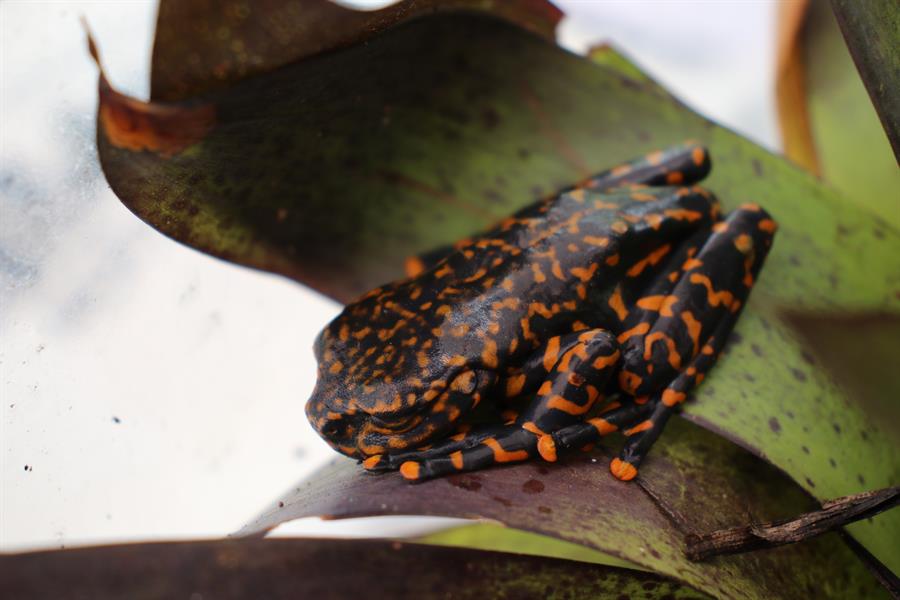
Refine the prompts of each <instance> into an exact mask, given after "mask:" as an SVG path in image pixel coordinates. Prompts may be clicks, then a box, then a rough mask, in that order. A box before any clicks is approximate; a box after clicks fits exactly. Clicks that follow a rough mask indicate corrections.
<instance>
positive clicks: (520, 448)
mask: <svg viewBox="0 0 900 600" xmlns="http://www.w3.org/2000/svg"><path fill="white" fill-rule="evenodd" d="M502 430H503V431H501V432H500V433H499V434H498V435H487V436H486V437H484V439H482V440H481V441H480V442H478V443H477V444H475V445H472V446H469V447H466V448H463V449H461V450H456V451H453V452H450V453H449V454H446V455H444V456H430V457H427V458H424V459H422V458H421V456H413V457H411V458H410V459H409V460H407V461H405V462H404V463H403V464H401V465H400V474H401V475H403V477H404V478H405V479H406V480H407V481H410V482H419V481H425V480H426V479H433V478H435V477H441V476H443V475H450V474H452V473H461V472H463V471H476V470H478V469H483V468H485V467H489V466H491V465H496V464H502V463H508V462H519V461H523V460H528V459H529V458H532V457H535V456H537V454H538V451H537V440H538V438H537V435H536V434H535V433H532V432H531V431H528V430H527V429H522V428H521V427H520V426H518V425H505V426H503V427H502Z"/></svg>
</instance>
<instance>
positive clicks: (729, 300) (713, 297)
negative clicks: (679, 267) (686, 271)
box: [690, 273, 735, 309]
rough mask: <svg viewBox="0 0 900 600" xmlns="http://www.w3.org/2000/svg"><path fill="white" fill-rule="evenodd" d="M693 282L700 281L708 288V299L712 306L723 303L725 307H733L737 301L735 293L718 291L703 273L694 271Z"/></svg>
mask: <svg viewBox="0 0 900 600" xmlns="http://www.w3.org/2000/svg"><path fill="white" fill-rule="evenodd" d="M690 281H691V283H698V284H700V285H702V286H704V287H705V288H706V301H707V302H709V305H710V306H712V307H716V306H719V305H720V304H721V305H723V306H724V307H725V308H728V309H733V305H734V303H735V298H734V295H733V294H732V293H731V292H729V291H728V290H721V291H717V290H716V289H715V288H713V283H712V281H711V280H710V279H709V277H707V276H706V275H703V274H702V273H692V274H691V279H690Z"/></svg>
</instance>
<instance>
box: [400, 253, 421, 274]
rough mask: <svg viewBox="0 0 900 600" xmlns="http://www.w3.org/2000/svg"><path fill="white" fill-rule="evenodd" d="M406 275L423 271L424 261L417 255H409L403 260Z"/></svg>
mask: <svg viewBox="0 0 900 600" xmlns="http://www.w3.org/2000/svg"><path fill="white" fill-rule="evenodd" d="M403 268H404V270H405V271H406V276H407V277H415V276H416V275H419V274H420V273H423V272H424V271H425V263H423V262H422V259H420V258H418V257H417V256H410V257H409V258H407V259H406V260H405V261H404V262H403Z"/></svg>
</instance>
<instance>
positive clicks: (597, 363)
mask: <svg viewBox="0 0 900 600" xmlns="http://www.w3.org/2000/svg"><path fill="white" fill-rule="evenodd" d="M620 356H621V353H620V352H619V351H618V350H616V351H615V352H613V353H612V354H610V355H609V356H598V357H597V358H595V359H594V363H593V365H591V366H593V367H594V368H595V369H597V370H598V371H602V370H603V369H606V368H608V367H612V366H615V364H616V363H617V362H618V361H619V357H620Z"/></svg>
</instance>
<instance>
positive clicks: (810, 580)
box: [238, 419, 886, 598]
mask: <svg viewBox="0 0 900 600" xmlns="http://www.w3.org/2000/svg"><path fill="white" fill-rule="evenodd" d="M660 446H661V447H660ZM611 456H612V454H611V453H609V452H600V451H595V452H593V453H590V454H587V453H585V454H576V455H570V456H568V457H564V458H563V459H562V460H561V461H560V462H559V463H554V464H552V465H549V464H547V463H543V464H541V463H534V462H532V463H521V464H517V465H514V466H507V467H501V468H493V469H490V470H489V471H483V472H477V473H471V474H460V475H453V476H449V477H445V478H441V479H435V480H431V481H425V482H423V483H420V484H415V485H412V484H409V483H408V482H406V481H405V480H404V479H403V478H402V477H400V475H399V474H397V473H391V474H388V475H383V476H373V475H370V474H366V473H365V472H364V471H363V469H362V468H361V467H359V465H356V464H354V461H352V460H349V459H345V458H340V459H337V460H336V461H335V462H334V463H333V464H331V465H329V466H327V467H325V468H324V469H322V470H321V471H319V472H318V473H316V474H314V475H313V477H312V478H310V479H308V480H306V481H303V482H300V484H299V485H298V486H296V487H295V488H294V489H293V490H291V491H290V492H289V493H288V494H286V495H285V496H284V497H283V498H282V499H281V500H280V501H279V502H277V503H276V504H273V505H272V507H271V508H269V509H267V510H266V511H265V512H264V513H263V514H262V515H260V516H259V517H258V518H257V519H255V520H254V521H253V522H251V523H250V524H248V525H247V526H245V527H244V528H243V529H242V530H241V531H240V532H238V535H243V536H258V535H260V534H263V533H265V532H266V531H269V530H270V529H272V528H274V527H276V526H278V525H279V524H280V523H284V522H287V521H291V520H293V519H297V518H303V517H312V516H324V517H326V518H329V519H338V518H350V517H364V516H372V515H410V514H414V515H434V516H449V517H465V518H476V519H479V518H480V519H489V520H492V521H496V522H499V523H501V524H504V525H506V526H508V527H512V528H515V529H518V530H523V531H527V532H531V533H536V534H540V535H543V536H549V537H553V538H556V539H559V540H565V541H568V542H571V543H574V544H578V545H581V546H584V547H586V548H589V549H593V550H597V551H599V552H601V553H604V554H607V555H611V556H613V557H615V558H617V559H619V560H624V561H626V563H630V564H633V565H635V568H638V569H646V570H650V571H654V572H656V573H660V574H662V575H665V576H667V577H670V578H672V579H674V580H676V581H679V582H681V583H683V584H684V585H688V586H691V587H693V588H694V589H697V590H701V591H703V592H705V593H707V594H710V595H711V596H714V597H717V598H810V597H811V598H847V597H854V598H870V597H883V596H886V592H885V590H884V589H882V588H880V586H879V585H878V583H877V582H876V581H875V579H874V577H872V575H871V574H870V573H869V572H868V571H867V570H866V568H865V567H864V566H863V564H862V562H861V561H860V560H859V559H858V558H857V557H856V556H854V553H853V552H852V551H851V550H850V548H849V547H848V546H847V545H846V544H845V543H844V541H843V540H842V539H841V538H840V536H839V535H838V534H836V533H829V534H826V535H824V536H821V537H818V538H815V539H812V540H807V541H805V542H803V543H799V544H793V545H789V546H782V547H780V548H775V549H772V550H768V551H764V552H754V553H748V554H743V555H732V556H720V557H717V558H715V559H713V560H709V561H706V562H700V563H695V562H691V561H689V560H687V558H686V557H685V555H684V538H685V536H686V535H687V534H689V533H697V532H708V531H713V530H716V529H720V528H724V527H728V526H732V525H736V524H742V523H746V522H747V521H748V520H749V519H751V518H752V519H754V520H769V519H776V518H782V517H786V516H794V515H797V514H799V513H801V512H804V511H806V510H809V509H810V508H811V507H813V506H814V505H815V503H814V502H812V501H811V499H810V498H809V496H808V495H807V494H806V493H804V492H803V491H802V490H800V488H799V487H798V486H797V485H796V484H794V483H793V482H791V481H790V479H788V478H787V477H785V476H784V475H783V474H781V473H779V472H778V471H777V470H776V469H774V468H772V467H771V466H769V465H767V464H766V463H765V462H763V461H761V460H759V459H758V458H756V457H755V456H753V455H752V454H750V453H748V452H746V451H744V450H742V449H740V448H738V447H737V446H735V445H733V444H730V443H729V442H727V441H726V440H724V439H722V438H720V437H718V436H715V435H713V434H711V433H709V432H707V431H704V430H703V429H700V428H698V427H696V426H694V425H691V424H690V423H687V422H685V421H683V420H680V419H673V420H672V421H671V422H670V424H669V429H668V430H667V431H666V434H665V444H658V445H657V447H656V448H654V453H653V454H652V455H651V456H650V457H649V458H648V459H647V460H646V462H645V463H644V464H643V466H642V467H641V472H640V475H639V476H638V479H637V480H636V482H632V483H623V482H621V481H619V480H617V479H615V478H613V477H612V475H610V473H609V469H608V468H607V464H608V461H609V459H610V457H611ZM513 535H516V534H515V533H514V534H513ZM508 543H509V540H505V541H504V540H501V541H500V542H499V546H500V547H508ZM532 549H533V548H532ZM557 550H558V546H557V547H556V548H549V549H548V552H550V553H555V552H556V551H557ZM566 551H567V552H572V549H571V547H569V548H567V550H566ZM568 556H572V557H576V556H577V557H578V558H580V559H584V558H587V559H588V560H594V559H596V560H598V561H599V562H606V561H605V560H603V558H602V557H598V556H597V555H588V556H578V555H577V554H576V553H572V554H568Z"/></svg>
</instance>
